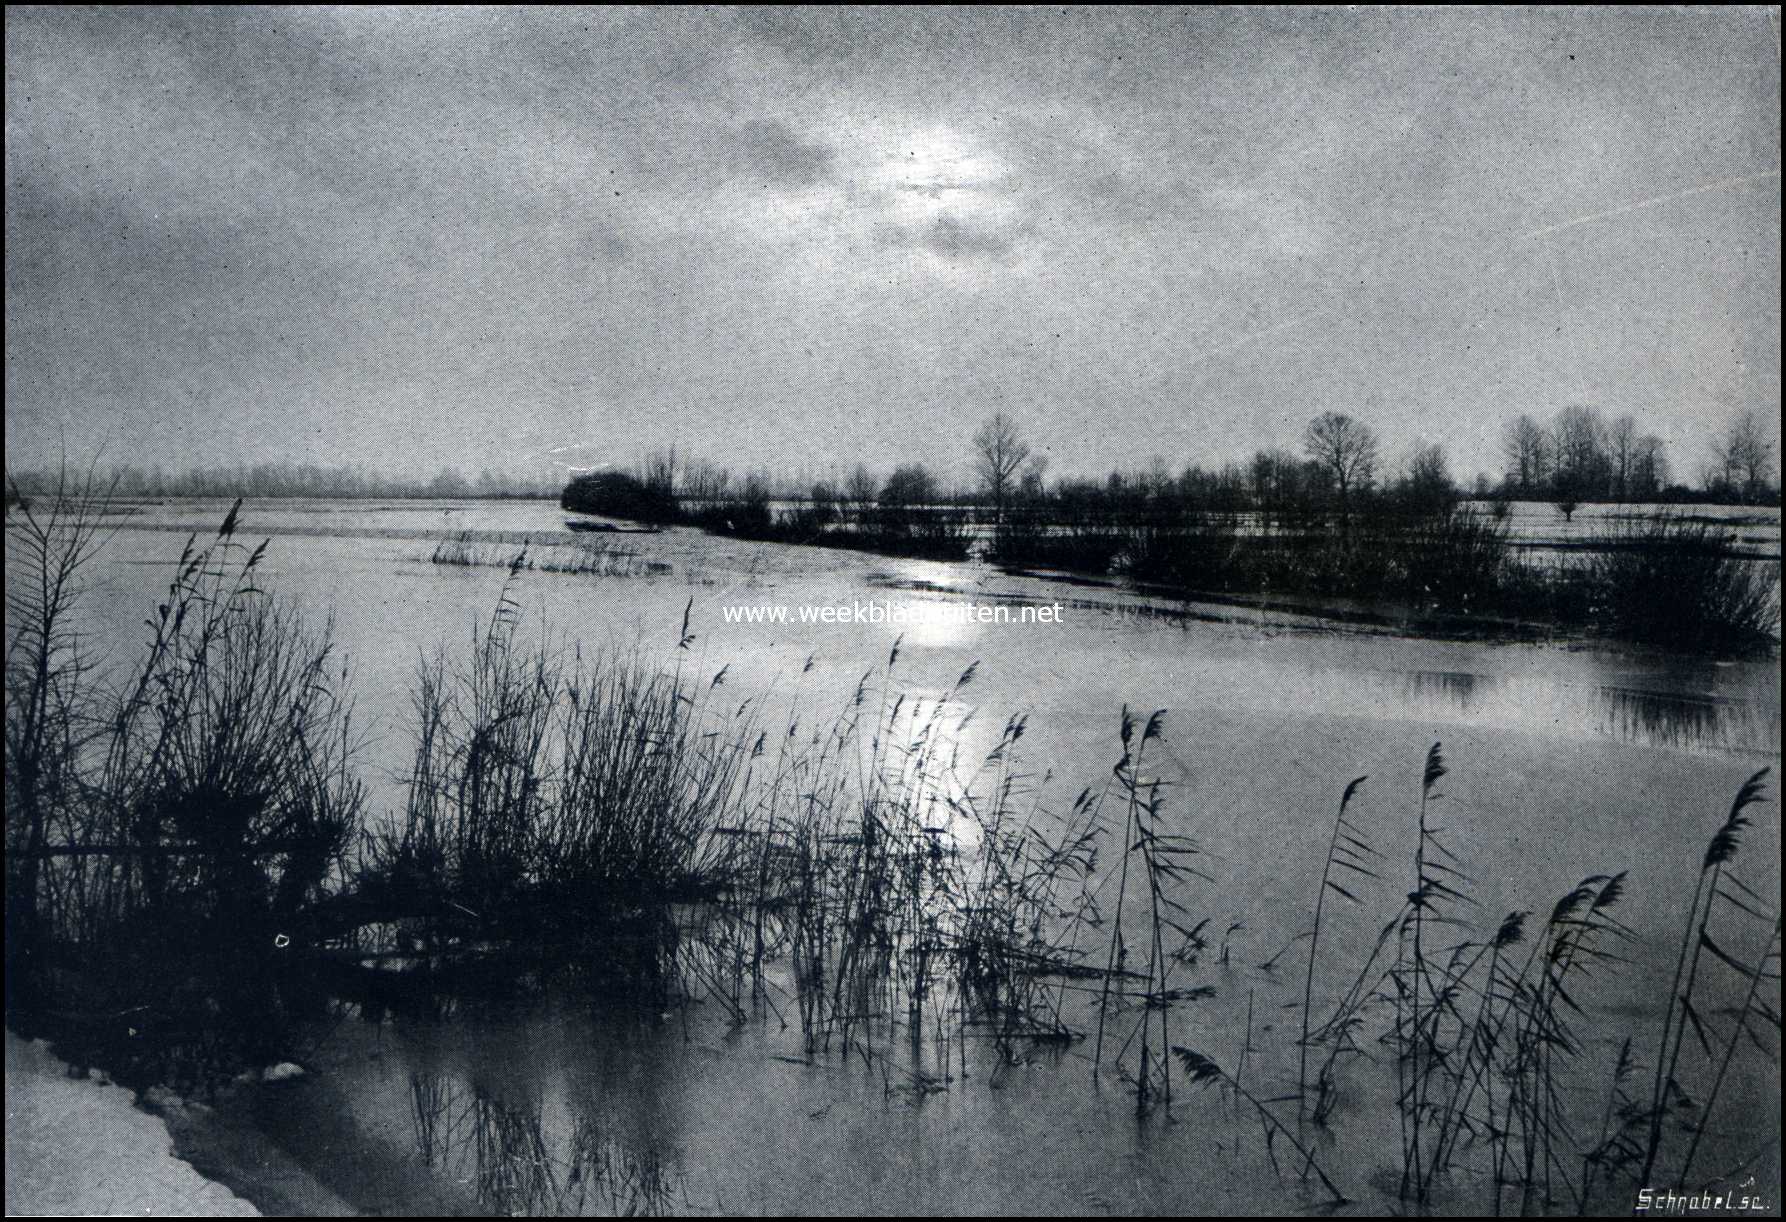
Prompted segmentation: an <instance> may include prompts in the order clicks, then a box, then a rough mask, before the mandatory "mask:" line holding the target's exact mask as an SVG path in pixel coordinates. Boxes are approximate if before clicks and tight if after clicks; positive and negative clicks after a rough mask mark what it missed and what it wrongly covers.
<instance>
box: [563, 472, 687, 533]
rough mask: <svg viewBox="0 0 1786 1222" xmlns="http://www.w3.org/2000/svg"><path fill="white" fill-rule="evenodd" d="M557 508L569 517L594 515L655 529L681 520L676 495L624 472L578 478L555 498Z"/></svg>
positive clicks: (580, 476) (600, 473)
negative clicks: (575, 514) (641, 523)
mask: <svg viewBox="0 0 1786 1222" xmlns="http://www.w3.org/2000/svg"><path fill="white" fill-rule="evenodd" d="M558 504H559V507H560V508H562V509H567V510H570V511H571V512H572V513H595V514H600V515H601V516H603V517H606V518H624V519H626V520H627V521H629V522H644V523H647V524H650V525H654V526H660V525H665V524H667V523H671V522H678V521H681V520H682V510H681V506H680V505H679V504H678V503H677V500H676V495H675V493H673V492H671V491H670V490H669V489H667V488H665V487H663V486H661V485H656V484H647V483H645V482H644V481H643V480H640V479H637V478H635V477H634V476H631V475H628V474H626V473H625V472H624V471H594V472H591V473H589V474H588V475H579V476H577V478H576V479H573V480H572V481H571V482H570V484H569V485H567V486H566V488H565V490H564V492H563V493H562V494H560V495H559V498H558Z"/></svg>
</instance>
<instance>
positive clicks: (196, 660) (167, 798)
mask: <svg viewBox="0 0 1786 1222" xmlns="http://www.w3.org/2000/svg"><path fill="white" fill-rule="evenodd" d="M239 510H240V503H239V502H238V504H237V506H236V507H235V508H232V509H231V511H230V513H229V514H228V516H227V517H226V518H225V520H224V522H223V525H222V526H221V527H220V528H219V530H218V532H217V534H216V535H215V537H213V538H212V539H211V540H209V541H208V542H207V543H205V544H203V545H202V546H201V545H200V544H199V542H198V540H197V538H196V537H194V538H193V539H190V540H189V541H188V542H187V544H186V547H185V549H184V550H183V552H182V553H181V556H180V558H179V560H178V562H177V563H176V567H175V575H174V577H173V580H172V581H171V582H170V584H169V586H168V590H167V594H166V597H165V599H164V600H163V601H162V602H161V603H160V604H159V605H158V606H157V607H156V608H155V611H154V614H153V615H151V617H150V618H149V619H148V621H147V622H146V624H145V627H146V628H147V641H146V643H145V645H144V646H143V648H142V651H141V653H140V654H139V655H138V656H137V657H136V658H135V659H134V660H133V661H132V662H130V663H129V666H128V669H126V670H124V671H123V673H122V675H121V676H120V677H118V678H117V679H116V680H115V681H114V682H109V683H108V682H102V681H101V680H100V678H99V677H98V676H97V675H96V674H95V673H94V672H93V670H92V669H91V668H89V667H87V666H86V665H85V664H84V662H83V661H82V660H81V658H80V655H79V653H78V643H76V642H74V640H73V638H70V637H69V636H67V635H66V632H67V625H66V615H67V613H68V612H69V611H70V610H71V606H70V605H69V603H68V602H67V601H66V597H67V596H68V593H69V587H66V586H64V587H61V588H58V587H57V585H56V583H55V581H53V580H52V581H48V582H44V581H39V582H34V583H32V584H31V585H29V586H24V587H20V588H19V590H20V592H19V594H18V598H19V599H21V600H23V602H24V603H25V604H27V605H25V606H24V607H22V608H21V609H22V610H26V611H33V612H35V613H36V614H35V615H26V616H22V617H21V618H20V619H19V621H18V636H17V637H15V638H13V639H10V640H9V642H8V647H9V668H10V667H11V666H12V665H13V663H14V660H15V657H14V655H15V653H16V656H17V658H18V659H20V661H19V663H18V664H19V665H20V666H21V667H25V668H35V669H36V671H37V673H39V674H41V672H42V668H43V667H44V666H45V665H47V666H49V667H50V668H51V669H52V670H53V671H54V672H55V673H54V674H53V675H52V676H50V678H49V680H48V682H47V685H46V684H39V685H38V687H37V689H36V690H37V691H38V692H39V694H38V695H36V696H32V697H30V698H29V699H28V700H27V701H26V702H25V704H24V706H21V707H16V708H15V706H14V705H13V704H12V700H13V697H14V689H13V676H12V675H11V674H9V682H8V699H9V706H8V747H9V753H11V752H12V751H14V750H15V739H16V744H17V746H16V749H17V750H18V751H19V752H20V756H21V758H24V757H25V756H27V755H29V754H30V752H32V751H34V750H37V751H39V752H40V754H39V755H38V762H37V765H35V766H32V767H27V768H25V769H22V770H21V774H20V776H19V777H18V778H17V779H16V780H15V778H14V777H13V776H12V771H13V770H12V768H11V767H10V766H9V769H8V772H9V786H8V825H9V834H10V833H12V831H13V824H14V823H15V821H16V822H17V823H18V824H19V825H20V828H19V833H20V837H21V839H22V842H23V843H22V845H21V851H20V852H19V854H18V857H19V859H20V865H19V868H18V874H17V875H16V876H15V878H16V882H17V885H18V887H19V893H18V894H17V895H16V896H13V897H11V898H12V900H13V902H15V903H17V904H18V905H19V907H20V909H21V910H25V909H27V908H28V909H29V911H30V913H31V916H30V920H29V924H28V925H27V926H26V930H27V931H28V932H27V935H26V939H27V940H26V942H25V945H27V946H30V947H32V949H33V950H34V951H41V952H42V953H43V955H44V956H45V957H44V958H42V959H39V960H38V961H36V962H34V963H32V965H31V969H30V976H31V986H30V990H29V992H28V993H27V996H28V997H30V998H31V1000H32V1001H33V1002H35V1003H37V1004H39V1005H41V1006H43V1007H47V1008H52V1009H55V1010H57V1011H59V1012H61V1013H63V1014H64V1015H74V1016H77V1017H74V1018H69V1019H66V1020H65V1025H67V1024H69V1023H72V1024H73V1027H71V1029H70V1031H69V1033H68V1034H69V1038H70V1040H71V1042H74V1043H81V1042H85V1043H87V1044H88V1045H91V1046H93V1047H96V1048H98V1049H99V1050H100V1051H101V1052H104V1053H105V1054H106V1055H108V1056H110V1057H111V1058H112V1059H113V1060H114V1063H115V1064H117V1061H118V1060H119V1058H122V1059H123V1060H125V1061H128V1062H131V1063H134V1064H136V1065H137V1066H138V1069H139V1070H140V1072H143V1073H160V1074H164V1075H165V1074H174V1075H181V1074H184V1075H187V1076H188V1077H189V1078H190V1077H192V1076H193V1075H198V1076H203V1075H205V1074H212V1073H216V1072H220V1071H221V1070H222V1069H224V1068H227V1063H228V1062H230V1061H232V1060H239V1059H241V1058H249V1059H253V1058H256V1057H261V1056H266V1055H269V1054H270V1053H271V1052H272V1051H273V1050H274V1049H275V1046H276V1045H277V1043H278V1041H279V1040H280V1038H281V1032H282V1031H283V1030H284V1028H285V1024H286V1022H287V1020H288V1018H290V1017H291V1016H293V1014H294V1013H302V1012H304V1011H305V1010H306V1009H307V1007H308V1006H309V1005H310V1004H311V1003H312V1000H313V999H312V997H311V995H310V993H309V991H308V989H307V988H306V987H305V985H304V983H303V982H302V981H301V980H299V979H297V978H296V977H294V975H293V968H294V965H293V962H292V957H291V956H286V955H282V954H280V953H279V952H280V951H281V950H284V949H286V948H289V947H290V946H292V945H293V943H294V942H300V943H301V942H302V941H303V940H304V939H305V938H306V936H307V932H306V919H307V913H308V912H309V910H310V909H311V907H312V905H313V904H314V902H315V901H316V900H317V899H318V897H319V896H320V895H321V893H322V892H323V891H324V890H325V889H326V888H327V887H328V886H329V884H330V882H331V880H332V879H334V878H336V877H338V871H337V867H338V864H339V862H340V858H341V854H342V852H343V850H344V848H345V846H346V845H347V844H348V843H349V842H350V840H351V839H352V837H353V836H355V835H356V834H357V832H358V830H359V826H360V820H361V816H362V808H363V805H364V800H365V798H364V789H363V787H362V786H361V784H360V781H359V779H358V777H357V775H356V774H355V771H354V768H353V757H354V754H355V748H356V740H355V737H354V733H353V730H352V721H351V711H352V705H351V701H350V699H349V697H348V695H347V675H346V673H345V670H344V668H343V667H342V666H341V665H340V664H339V663H338V662H337V661H336V659H335V655H334V650H333V647H332V645H331V643H330V639H329V631H328V628H327V627H326V626H325V627H324V628H322V629H321V630H313V629H311V628H310V627H308V626H307V625H306V624H305V623H304V622H303V621H302V619H301V618H300V616H299V615H298V613H297V612H296V611H295V610H294V609H292V608H291V607H289V606H288V605H285V604H282V603H280V602H279V601H277V600H276V599H274V598H273V597H272V596H271V595H269V594H268V593H267V592H266V591H265V590H263V589H262V588H261V587H260V586H259V585H258V580H259V571H260V564H261V560H262V558H263V556H264V554H265V548H266V545H265V543H262V544H261V545H259V546H258V547H254V548H249V547H247V546H245V545H244V544H242V543H240V542H239V541H238V540H237V539H236V527H237V523H238V514H239ZM50 512H51V515H52V517H51V519H50V520H51V521H56V520H58V519H59V520H60V522H61V523H62V524H63V526H64V529H63V530H62V532H61V533H60V534H55V533H40V534H36V535H30V534H28V535H27V537H29V538H34V539H36V540H37V541H38V543H39V545H40V550H38V551H36V552H35V553H34V554H35V555H36V556H38V557H40V558H42V557H46V556H47V557H50V558H51V561H52V562H51V564H50V566H49V567H48V568H47V569H45V570H43V572H47V573H50V574H61V575H63V576H65V577H66V576H67V575H68V574H69V573H70V571H71V570H70V568H69V564H70V562H71V561H77V562H79V561H84V560H85V559H87V558H90V557H91V555H92V551H91V548H92V546H93V544H94V541H95V539H96V536H95V535H94V534H93V533H92V532H91V531H90V530H89V529H87V523H86V519H84V518H83V517H82V516H81V515H82V513H83V511H82V510H80V509H78V508H77V509H70V508H66V507H59V508H57V509H53V510H51V511H50ZM46 540H47V546H48V548H49V549H50V550H49V551H47V552H46V551H43V550H41V547H42V546H44V545H45V543H46ZM33 572H34V573H36V572H38V570H37V569H35V568H34V569H33ZM9 593H10V591H9ZM46 596H47V601H46ZM46 625H49V627H48V628H47V631H46ZM11 627H12V617H11V616H9V629H10V628H11ZM46 642H47V643H48V646H49V648H48V651H47V652H46V649H45V643H46ZM32 659H35V661H32ZM24 690H26V691H27V692H29V691H31V690H32V689H31V687H29V686H27V687H26V688H25V689H24ZM46 692H47V695H46V694H43V693H46ZM32 704H34V705H35V707H36V708H37V710H39V712H38V713H37V714H35V715H36V716H39V717H41V716H42V712H43V710H46V709H47V710H50V714H51V720H52V721H53V722H54V723H56V725H57V728H55V729H54V731H53V736H52V738H51V739H50V740H48V741H51V742H53V744H54V745H55V747H56V754H55V755H54V756H48V755H45V754H42V753H41V746H42V744H43V743H44V742H45V741H46V739H45V738H44V736H43V731H42V729H41V727H42V725H43V722H42V721H41V720H40V721H38V722H36V723H34V722H33V720H32V719H33V716H34V714H33V713H32V710H31V707H29V706H31V705H32ZM34 725H35V726H37V727H39V728H33V727H34ZM34 743H35V744H37V745H36V746H34V745H33V744H34ZM10 763H11V761H10V760H9V765H10ZM49 763H53V765H54V767H53V770H52V769H46V768H45V767H44V766H43V765H44V764H49ZM15 786H16V787H17V788H16V789H15ZM27 786H29V787H31V788H33V789H35V794H32V793H29V792H26V787H27ZM15 803H16V805H15ZM15 811H16V812H18V813H17V815H15ZM9 847H10V846H9ZM8 857H9V865H11V864H12V859H13V857H14V854H13V853H12V852H10V851H9V854H8ZM9 881H13V880H9ZM9 890H10V888H9ZM11 937H12V935H11V933H10V931H9V948H10V945H11ZM122 1014H130V1015H132V1016H133V1018H132V1021H131V1022H129V1023H127V1024H126V1023H122V1022H120V1021H118V1019H117V1016H118V1015H122ZM127 1027H128V1028H133V1029H134V1030H135V1031H136V1032H137V1033H138V1034H139V1036H143V1035H145V1034H146V1036H147V1037H146V1038H136V1039H134V1040H129V1039H126V1038H125V1036H126V1034H127V1032H126V1030H125V1029H126V1028H127ZM200 1049H202V1050H203V1052H202V1055H199V1057H198V1060H197V1061H193V1060H192V1057H193V1056H194V1055H195V1050H200ZM88 1051H92V1048H89V1049H88ZM171 1060H183V1064H181V1065H174V1064H171V1063H170V1061H171ZM117 1068H118V1070H119V1071H120V1072H124V1071H131V1070H130V1066H129V1065H126V1064H117Z"/></svg>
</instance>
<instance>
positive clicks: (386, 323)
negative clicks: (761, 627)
mask: <svg viewBox="0 0 1786 1222" xmlns="http://www.w3.org/2000/svg"><path fill="white" fill-rule="evenodd" d="M6 36H7V37H6V75H7V82H6V241H7V256H6V392H7V400H6V442H7V449H8V451H9V452H10V454H11V457H10V459H9V461H10V462H12V463H13V464H14V465H15V466H17V465H21V464H29V463H31V462H34V461H39V460H41V458H43V457H45V456H48V457H51V458H53V457H54V454H55V451H56V448H57V446H58V445H59V444H60V439H61V438H63V437H66V439H67V442H68V445H69V448H70V450H71V451H73V452H76V453H79V454H84V453H86V452H88V451H89V450H90V448H91V447H92V446H93V445H95V444H97V443H98V442H99V441H100V440H101V439H102V438H104V439H107V444H108V451H107V453H108V455H109V456H111V457H112V458H115V459H117V460H120V461H132V462H143V463H149V462H159V463H162V464H165V465H167V466H170V467H180V466H185V465H191V464H198V463H207V464H208V463H218V462H228V461H235V460H238V459H247V460H261V459H288V460H294V461H320V462H325V463H344V462H360V463H366V464H369V465H373V466H382V467H386V468H389V469H393V470H413V469H418V468H419V469H423V470H427V471H432V470H433V469H434V468H436V467H438V466H441V465H443V464H452V465H456V466H458V467H461V468H463V469H465V470H467V471H472V472H475V471H476V470H477V469H479V468H481V467H485V466H490V467H497V468H516V469H522V468H532V467H535V466H537V465H538V464H539V463H540V462H541V461H543V460H544V459H546V458H548V457H551V456H556V457H557V458H559V459H561V460H569V461H575V462H577V463H578V464H580V465H586V464H589V463H591V462H597V461H619V462H630V461H631V460H632V459H634V458H635V457H636V456H637V455H639V454H640V453H641V452H643V451H644V450H646V449H649V448H652V447H658V446H663V445H668V444H671V443H674V444H676V445H677V446H678V447H679V448H680V450H681V451H683V452H684V453H690V452H692V453H695V454H699V455H704V456H707V457H710V458H713V459H716V460H722V461H725V462H728V463H730V464H732V465H734V466H737V467H747V466H754V465H765V466H769V467H773V468H776V469H783V470H786V469H793V468H804V469H807V470H812V471H818V470H822V469H824V468H826V467H827V466H830V465H836V466H839V467H846V466H848V465H850V464H853V463H855V462H857V461H866V462H868V463H869V464H870V465H872V466H875V467H877V468H879V469H881V470H883V471H884V470H885V469H886V468H888V467H889V466H891V465H892V464H893V463H894V462H895V461H901V460H913V459H916V460H922V461H925V462H928V463H930V464H932V465H933V466H935V467H938V468H940V469H942V470H943V471H945V472H947V473H949V474H951V475H954V476H958V477H963V478H965V477H966V475H967V472H968V470H969V464H968V461H967V459H966V457H965V450H966V446H967V441H968V438H969V437H970V436H971V434H972V433H973V431H974V429H975V427H976V426H977V425H978V424H979V423H980V421H981V420H982V419H983V418H984V417H986V416H987V415H989V414H991V413H992V412H993V411H994V410H996V409H999V408H1003V409H1005V410H1006V411H1008V412H1010V413H1011V414H1012V415H1013V416H1014V417H1015V418H1016V419H1017V420H1018V421H1019V422H1020V423H1021V424H1022V426H1023V427H1024V429H1025V430H1026V432H1027V433H1028V434H1029V435H1030V437H1031V438H1032V440H1033V441H1034V442H1035V443H1036V445H1037V447H1038V449H1039V450H1042V451H1044V452H1046V453H1047V454H1048V455H1049V456H1050V459H1051V464H1052V465H1051V468H1050V470H1051V472H1052V473H1055V474H1063V473H1073V472H1087V473H1089V472H1097V471H1103V470H1107V469H1109V468H1111V467H1113V466H1122V467H1125V468H1128V467H1135V466H1140V465H1142V464H1143V463H1145V461H1146V460H1147V458H1148V457H1149V456H1151V455H1154V454H1158V455H1161V456H1163V457H1164V458H1166V459H1167V461H1168V462H1169V463H1170V464H1171V465H1172V466H1173V467H1174V468H1177V467H1179V466H1181V465H1182V464H1183V463H1185V462H1188V461H1196V462H1200V463H1204V464H1206V465H1207V464H1212V463H1217V462H1221V461H1224V460H1227V459H1231V458H1240V457H1243V456H1244V455H1246V454H1248V453H1250V452H1251V451H1252V450H1253V449H1255V448H1258V447H1260V446H1265V445H1289V446H1294V445H1295V444H1296V443H1297V439H1298V438H1299V436H1300V433H1301V430H1302V427H1303V424H1304V423H1305V422H1306V421H1307V420H1308V418H1309V417H1311V416H1312V415H1314V414H1316V413H1318V412H1321V411H1324V410H1329V409H1333V410H1339V411H1345V412H1350V413H1352V414H1354V415H1357V416H1359V417H1362V418H1363V419H1365V420H1366V421H1368V422H1370V423H1371V424H1373V425H1374V426H1375V427H1376V428H1377V429H1378V430H1379V432H1380V433H1381V434H1382V435H1383V438H1384V441H1385V448H1386V450H1387V451H1388V452H1389V453H1390V454H1391V455H1396V454H1399V453H1402V452H1404V451H1405V450H1406V449H1407V448H1408V447H1409V446H1411V445H1412V444H1414V443H1415V442H1417V441H1420V440H1434V441H1438V442H1441V443H1442V444H1444V445H1445V447H1446V448H1447V450H1448V451H1449V453H1450V455H1451V457H1452V464H1453V467H1454V468H1455V469H1456V470H1457V471H1458V473H1460V474H1463V475H1469V474H1472V473H1474V472H1475V471H1476V470H1478V469H1495V470H1498V469H1499V465H1500V464H1499V459H1498V455H1497V450H1498V437H1499V433H1500V427H1501V423H1502V421H1503V420H1504V419H1505V418H1507V417H1509V416H1511V415H1514V414H1517V413H1519V412H1522V411H1530V412H1534V413H1541V414H1545V415H1548V414H1550V413H1552V412H1554V411H1555V410H1556V409H1557V408H1558V407H1561V406H1563V405H1565V404H1569V403H1589V404H1593V405H1596V406H1598V407H1600V408H1601V409H1602V410H1603V411H1605V412H1607V413H1608V414H1612V415H1616V414H1620V413H1623V412H1631V413H1633V414H1635V415H1636V416H1637V417H1638V419H1639V422H1640V424H1641V426H1642V427H1643V428H1644V429H1645V430H1646V431H1655V432H1657V433H1660V434H1661V435H1662V436H1663V437H1664V438H1666V439H1667V440H1668V441H1669V443H1670V453H1671V457H1672V458H1673V461H1674V463H1675V466H1676V470H1677V473H1680V474H1685V475H1688V476H1692V475H1695V474H1697V472H1698V470H1699V468H1700V466H1701V465H1702V463H1703V461H1704V458H1705V455H1706V449H1707V447H1706V441H1707V438H1708V436H1709V434H1710V433H1711V432H1713V431H1715V429H1716V428H1717V427H1718V426H1719V425H1720V424H1721V423H1722V422H1723V421H1724V420H1725V419H1727V418H1728V416H1729V415H1730V414H1731V413H1732V412H1734V411H1736V410H1738V409H1742V408H1754V409H1757V410H1758V411H1760V412H1762V413H1763V415H1764V417H1765V418H1766V419H1767V420H1768V421H1769V424H1768V427H1769V428H1771V429H1775V430H1776V433H1775V435H1776V436H1777V428H1778V425H1777V423H1774V421H1775V420H1776V419H1777V413H1778V409H1779V402H1780V177H1779V166H1780V139H1779V91H1780V67H1779V66H1780V41H1779V27H1778V16H1777V10H1772V11H1770V10H1766V9H1759V8H1754V9H1717V10H1706V11H1697V12H1693V11H1687V12H1682V11H1666V12H1664V11H1638V12H1634V11H1629V10H1592V11H1589V10H1582V11H1568V10H1554V9H1547V10H1541V11H1482V12H1467V11H1458V10H1453V9H1444V10H1427V11H1417V10H1381V9H1378V10H1370V11H1345V10H1332V11H1326V12H1313V11H1306V10H1286V11H1277V12H1274V11H1260V10H1246V11H1208V10H1200V11H1191V12H1178V11H1173V12H1165V11H1158V12H1138V11H1131V10H1126V9H1125V10H1102V11H1086V10H1064V11H1063V10H1060V9H1022V10H986V9H978V10H965V11H964V10H935V11H914V10H899V11H852V10H775V11H752V10H726V11H698V10H683V9H672V10H655V11H645V12H627V11H617V10H612V9H599V10H590V11H576V10H553V11H525V10H515V9H500V10H485V11H480V10H475V9H455V10H451V11H445V10H440V11H433V10H427V9H421V10H400V11H393V10H365V9H326V10H325V9H306V10H297V11H285V10H269V9H257V10H247V11H244V10H228V11H206V10H196V9H178V10H164V11H151V10H142V9H128V10H115V11H69V10H62V9H19V8H11V9H8V10H7V14H6Z"/></svg>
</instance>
